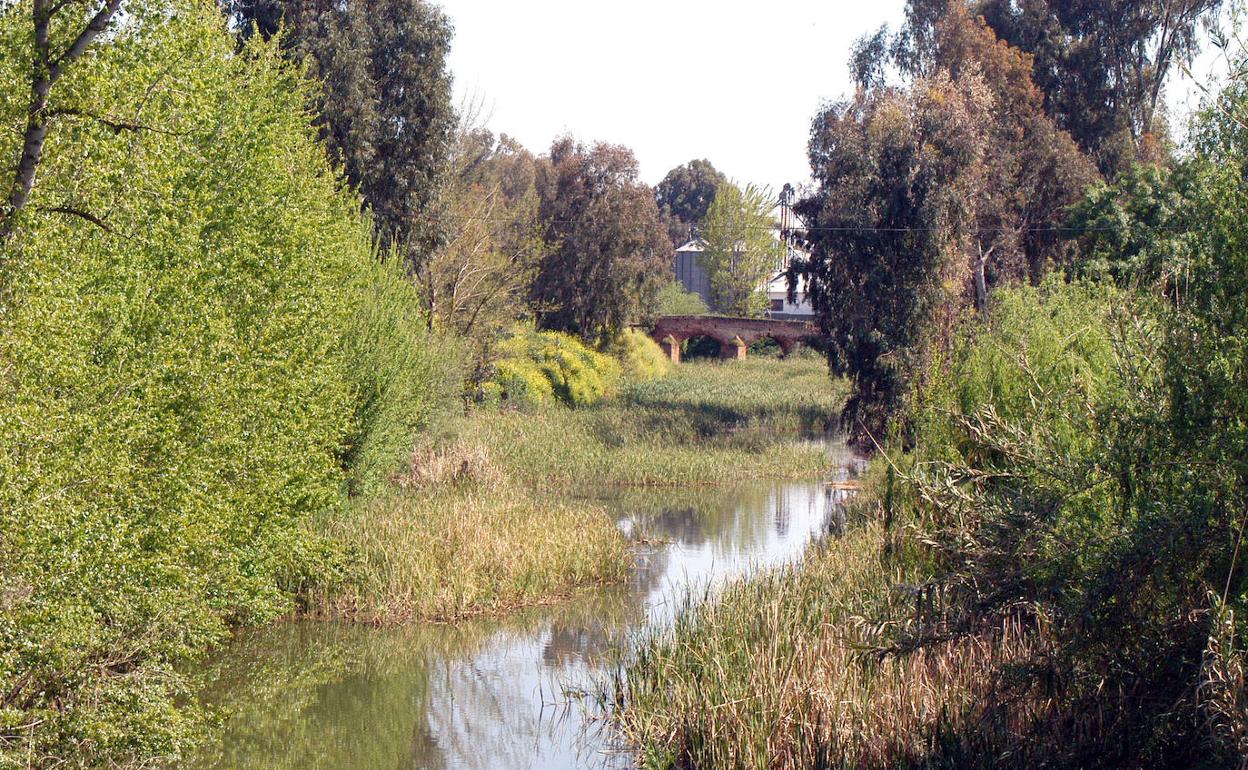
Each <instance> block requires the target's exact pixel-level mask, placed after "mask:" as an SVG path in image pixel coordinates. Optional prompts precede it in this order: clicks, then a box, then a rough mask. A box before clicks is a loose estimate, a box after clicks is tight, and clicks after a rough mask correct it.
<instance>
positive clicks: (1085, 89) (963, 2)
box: [898, 0, 1224, 175]
mask: <svg viewBox="0 0 1248 770" xmlns="http://www.w3.org/2000/svg"><path fill="white" fill-rule="evenodd" d="M1223 4H1224V0H1023V1H1022V2H1019V1H1018V0H970V1H969V2H968V0H908V3H907V27H906V30H905V31H904V32H903V40H902V41H901V44H900V46H899V48H898V50H899V51H900V53H901V59H902V60H903V61H904V62H905V64H906V65H907V66H908V68H909V70H910V71H911V72H912V73H914V74H916V75H922V74H925V73H927V72H930V71H931V65H932V62H933V60H932V57H931V56H930V51H931V50H932V49H933V48H934V47H935V46H936V45H937V44H936V43H935V38H936V37H937V32H936V27H937V25H938V24H939V23H940V20H941V19H942V18H944V17H945V16H947V15H948V14H949V13H950V10H951V8H953V7H954V6H957V7H960V8H965V9H967V10H968V11H969V12H970V13H971V15H973V16H980V17H982V18H983V19H984V21H985V23H986V24H987V25H988V27H989V28H990V29H991V30H993V32H994V33H995V34H996V35H997V37H998V38H1000V39H1001V40H1002V41H1004V42H1005V43H1007V44H1009V45H1010V46H1012V47H1014V48H1017V49H1018V50H1020V51H1022V52H1024V53H1026V54H1028V55H1029V56H1030V57H1031V60H1032V67H1031V77H1032V80H1033V81H1034V82H1035V84H1036V86H1037V87H1038V88H1039V89H1040V91H1041V93H1043V94H1044V108H1045V111H1046V113H1047V114H1048V115H1049V116H1050V117H1052V118H1053V120H1054V121H1055V122H1056V124H1057V125H1058V127H1059V128H1062V129H1065V130H1066V131H1068V132H1069V133H1070V134H1071V136H1072V137H1074V139H1075V141H1076V142H1077V143H1078V144H1079V146H1080V148H1082V149H1083V151H1084V152H1086V153H1087V154H1088V155H1089V156H1091V157H1092V158H1093V160H1094V161H1095V162H1096V164H1097V166H1098V167H1099V168H1100V170H1101V171H1102V172H1103V173H1106V174H1110V175H1114V174H1116V173H1118V172H1119V171H1122V170H1125V169H1127V168H1128V167H1129V166H1130V164H1131V162H1132V161H1133V160H1135V159H1136V158H1137V157H1138V156H1139V155H1140V154H1141V152H1143V153H1144V154H1145V155H1147V154H1148V153H1150V152H1153V151H1154V149H1153V147H1154V145H1155V144H1156V143H1157V142H1158V141H1163V142H1164V140H1165V139H1166V138H1167V135H1168V127H1167V126H1166V124H1165V121H1164V109H1163V107H1164V102H1163V100H1162V97H1163V95H1164V93H1165V92H1164V88H1165V83H1166V79H1167V78H1168V77H1169V76H1170V75H1171V74H1173V73H1174V72H1175V71H1176V69H1177V68H1178V66H1179V65H1180V64H1181V63H1184V62H1190V61H1191V60H1192V59H1193V57H1194V56H1195V55H1196V54H1197V53H1198V52H1199V49H1200V44H1199V32H1200V25H1201V24H1202V23H1203V22H1206V21H1209V20H1211V19H1212V17H1213V15H1214V14H1215V13H1216V12H1217V11H1219V10H1220V9H1221V8H1222V6H1223Z"/></svg>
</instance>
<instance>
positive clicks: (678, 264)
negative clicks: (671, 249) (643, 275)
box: [674, 238, 815, 319]
mask: <svg viewBox="0 0 1248 770" xmlns="http://www.w3.org/2000/svg"><path fill="white" fill-rule="evenodd" d="M705 250H706V243H705V242H704V241H703V240H702V239H700V238H694V239H693V240H691V241H689V242H688V243H686V244H684V245H683V246H681V247H680V248H678V249H676V255H675V261H674V267H675V271H676V280H678V281H680V284H681V286H683V287H684V288H685V291H691V292H693V293H694V294H697V295H698V296H699V297H701V298H702V301H703V302H705V303H706V304H707V306H708V307H713V306H712V305H711V280H710V277H709V276H708V275H707V274H706V271H705V270H704V269H703V268H702V265H701V263H700V262H699V261H698V260H699V258H700V257H701V255H702V252H703V251H705ZM795 252H796V250H795V249H792V248H790V249H789V255H788V257H786V258H785V259H784V260H783V263H782V264H780V265H777V266H776V272H775V273H773V274H772V276H771V278H770V279H769V280H768V281H767V285H766V286H765V287H763V286H760V287H759V288H760V289H764V288H765V289H766V291H767V301H768V309H767V317H768V318H779V319H785V318H790V319H807V318H811V317H812V316H814V314H815V310H814V308H813V307H811V305H810V300H809V299H808V298H807V296H806V285H805V283H802V284H800V285H799V286H798V291H797V293H796V294H795V295H794V300H796V301H790V300H789V284H788V280H787V279H786V277H785V273H786V271H787V270H788V268H789V261H790V260H791V259H792V258H793V256H794V255H795Z"/></svg>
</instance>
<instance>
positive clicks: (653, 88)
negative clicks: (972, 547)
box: [434, 0, 1190, 189]
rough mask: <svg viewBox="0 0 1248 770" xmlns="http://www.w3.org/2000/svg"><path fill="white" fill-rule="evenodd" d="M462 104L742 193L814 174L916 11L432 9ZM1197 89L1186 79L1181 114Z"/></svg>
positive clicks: (647, 171) (525, 1)
mask: <svg viewBox="0 0 1248 770" xmlns="http://www.w3.org/2000/svg"><path fill="white" fill-rule="evenodd" d="M434 1H435V2H437V3H438V4H440V5H441V6H442V7H443V8H444V10H445V11H446V13H447V14H448V15H449V16H450V17H451V21H452V23H453V24H454V26H455V41H454V44H453V47H452V50H451V57H450V67H451V70H452V73H453V74H454V77H455V91H456V96H457V99H459V100H460V102H461V103H462V102H463V100H464V99H465V98H467V99H472V100H479V101H480V102H481V104H482V106H483V109H484V110H485V112H486V115H487V117H488V125H489V126H490V128H492V129H493V130H494V131H495V132H496V133H507V134H510V135H512V136H514V137H516V138H517V139H518V140H520V142H521V143H523V144H524V145H525V146H526V147H528V148H529V149H530V150H532V151H534V152H537V153H541V152H544V151H545V150H547V149H548V148H549V147H550V143H551V140H552V139H554V138H555V137H556V136H558V135H560V134H563V133H571V134H572V135H573V136H575V137H576V138H578V139H580V140H583V141H587V142H592V141H608V142H612V143H616V144H623V145H626V146H628V147H631V148H632V149H633V151H634V152H635V153H636V154H637V157H638V159H639V161H640V163H641V175H642V178H643V179H644V180H645V181H646V182H648V183H650V184H655V183H657V182H658V181H659V180H661V179H662V178H663V176H664V175H665V174H666V173H667V172H668V171H669V170H670V169H672V168H673V167H675V166H678V165H680V164H682V163H686V162H688V161H690V160H693V159H694V158H707V159H709V160H710V161H711V162H712V163H713V164H714V165H715V166H716V168H718V169H720V170H721V171H723V172H724V173H726V174H727V175H728V176H729V177H732V178H733V179H735V180H736V181H738V182H754V183H757V184H765V185H770V186H772V187H773V189H778V188H779V187H780V186H781V185H783V184H784V183H785V182H794V183H799V182H804V181H806V180H807V179H808V177H809V166H808V165H807V162H806V140H807V134H808V131H809V127H810V121H811V119H812V118H813V117H814V115H815V113H816V112H817V111H818V109H819V107H820V105H821V104H822V103H823V102H824V101H826V100H829V99H838V98H841V97H843V96H845V95H846V94H848V93H849V91H850V81H849V71H848V66H847V61H848V59H849V48H850V46H851V45H852V44H853V42H854V41H855V40H856V39H857V38H858V37H859V36H860V35H862V34H864V33H867V32H871V31H874V30H875V29H877V28H878V27H879V26H880V25H881V24H884V23H888V24H889V25H890V26H891V27H893V28H894V29H895V28H896V27H897V26H898V25H899V24H900V22H901V20H902V9H903V7H904V4H905V3H904V0H866V1H865V2H864V1H862V0H770V2H765V3H760V2H746V1H745V0H632V1H631V2H602V1H601V0H597V1H595V0H589V1H588V2H587V0H434ZM1189 88H1190V82H1188V83H1180V82H1175V83H1174V86H1173V87H1172V88H1171V92H1172V98H1171V102H1172V104H1174V105H1176V106H1179V107H1181V106H1182V105H1183V104H1185V103H1186V102H1187V99H1186V98H1185V95H1186V91H1187V90H1188V89H1189Z"/></svg>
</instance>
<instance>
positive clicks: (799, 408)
mask: <svg viewBox="0 0 1248 770" xmlns="http://www.w3.org/2000/svg"><path fill="white" fill-rule="evenodd" d="M842 399H843V391H842V390H841V389H840V388H839V387H837V386H836V385H835V384H834V383H832V382H831V381H829V379H828V374H827V368H826V366H825V365H824V364H823V363H822V362H820V361H818V360H813V359H798V360H788V361H780V360H775V359H755V360H747V361H741V362H731V363H727V364H721V363H710V362H699V363H690V364H682V365H681V366H680V367H677V368H676V370H675V371H674V372H673V373H672V374H671V375H669V376H667V377H665V378H663V379H659V380H652V381H648V382H638V383H630V384H628V385H626V386H625V387H624V388H623V389H622V391H621V393H620V394H619V396H618V397H617V398H616V399H614V400H613V401H610V402H606V403H603V404H600V405H598V406H597V407H594V408H589V409H568V408H561V407H550V408H547V409H543V410H541V411H538V412H536V413H523V412H518V411H503V412H494V411H481V412H476V413H474V414H472V415H471V416H469V417H468V418H466V420H465V422H464V423H463V424H461V425H459V426H456V429H455V435H456V439H455V440H457V441H460V442H461V443H463V442H466V443H470V444H474V445H477V446H483V447H485V448H486V451H487V452H488V454H489V456H490V458H491V460H492V461H493V462H495V463H497V464H498V465H499V466H501V467H503V468H504V469H505V470H506V472H507V473H508V474H509V475H510V476H512V477H513V478H517V479H521V480H523V481H524V482H526V483H529V484H534V485H539V486H549V485H568V484H579V483H587V482H593V483H599V484H606V485H616V486H679V485H708V484H727V483H732V482H736V481H743V480H751V479H762V478H774V479H788V478H805V477H813V476H817V475H818V474H820V473H822V472H824V471H826V469H827V458H826V455H825V453H824V451H823V450H822V448H821V447H819V446H818V445H817V444H814V443H809V442H806V443H803V442H801V441H799V440H798V439H800V438H803V437H806V438H810V437H818V436H822V435H823V434H824V433H825V431H826V427H827V422H828V419H829V417H830V416H831V415H833V414H835V413H836V411H837V409H838V408H839V406H840V402H841V400H842Z"/></svg>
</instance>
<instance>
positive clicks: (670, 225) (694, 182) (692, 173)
mask: <svg viewBox="0 0 1248 770" xmlns="http://www.w3.org/2000/svg"><path fill="white" fill-rule="evenodd" d="M727 181H728V178H727V177H726V176H724V175H723V174H721V173H720V172H719V171H718V170H716V168H715V167H714V166H713V165H711V162H710V161H709V160H691V161H689V162H688V163H686V164H685V165H683V166H677V167H676V168H674V169H672V170H671V171H669V172H667V176H665V177H664V178H663V181H662V182H659V184H658V185H657V186H656V187H655V188H654V200H655V203H657V204H658V205H659V210H660V212H661V213H662V214H663V217H664V220H665V224H666V226H667V229H668V236H669V237H670V238H671V239H672V245H674V246H677V247H679V246H680V245H682V244H684V243H685V242H686V241H688V240H689V239H690V238H691V237H693V233H692V231H695V230H698V229H699V228H700V227H701V225H702V223H703V221H704V220H705V219H706V214H707V212H708V211H710V208H711V202H712V201H714V200H715V191H716V190H718V189H719V186H720V185H722V184H724V183H726V182H727Z"/></svg>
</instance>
